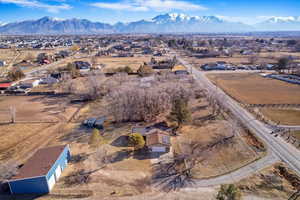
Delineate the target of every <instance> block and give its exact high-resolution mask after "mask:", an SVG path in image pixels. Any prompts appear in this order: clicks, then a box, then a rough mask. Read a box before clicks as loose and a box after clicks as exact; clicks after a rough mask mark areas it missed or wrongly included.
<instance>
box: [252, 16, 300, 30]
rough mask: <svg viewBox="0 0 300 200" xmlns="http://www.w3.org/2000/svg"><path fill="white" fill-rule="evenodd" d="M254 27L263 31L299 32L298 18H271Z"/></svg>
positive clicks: (299, 20)
mask: <svg viewBox="0 0 300 200" xmlns="http://www.w3.org/2000/svg"><path fill="white" fill-rule="evenodd" d="M255 27H256V28H257V29H259V30H263V31H300V17H271V18H270V19H267V20H266V21H264V22H261V23H259V24H256V25H255Z"/></svg>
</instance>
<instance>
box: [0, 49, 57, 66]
mask: <svg viewBox="0 0 300 200" xmlns="http://www.w3.org/2000/svg"><path fill="white" fill-rule="evenodd" d="M60 50H62V49H50V50H34V49H27V50H21V51H16V50H14V49H0V60H4V61H6V62H7V63H8V64H10V63H11V62H12V61H14V63H18V62H20V61H22V60H24V59H28V58H34V59H35V58H36V57H37V55H38V54H39V53H47V54H54V53H55V52H58V51H60Z"/></svg>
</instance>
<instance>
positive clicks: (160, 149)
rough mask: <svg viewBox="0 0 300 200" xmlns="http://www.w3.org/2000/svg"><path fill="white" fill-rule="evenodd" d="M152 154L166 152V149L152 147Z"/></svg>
mask: <svg viewBox="0 0 300 200" xmlns="http://www.w3.org/2000/svg"><path fill="white" fill-rule="evenodd" d="M152 152H166V147H152Z"/></svg>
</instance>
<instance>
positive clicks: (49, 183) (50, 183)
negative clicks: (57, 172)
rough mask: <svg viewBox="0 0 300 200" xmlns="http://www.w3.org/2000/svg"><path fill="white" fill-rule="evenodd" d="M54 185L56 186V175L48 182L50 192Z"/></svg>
mask: <svg viewBox="0 0 300 200" xmlns="http://www.w3.org/2000/svg"><path fill="white" fill-rule="evenodd" d="M54 185H55V177H54V174H53V175H52V176H51V177H50V179H49V180H48V187H49V191H50V190H51V189H52V188H53V186H54Z"/></svg>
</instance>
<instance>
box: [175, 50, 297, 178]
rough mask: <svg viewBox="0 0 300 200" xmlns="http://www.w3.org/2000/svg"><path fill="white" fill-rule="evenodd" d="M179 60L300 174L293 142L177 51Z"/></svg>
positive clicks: (196, 78)
mask: <svg viewBox="0 0 300 200" xmlns="http://www.w3.org/2000/svg"><path fill="white" fill-rule="evenodd" d="M171 53H172V54H173V55H176V57H177V59H178V60H179V62H181V63H182V64H183V65H185V66H186V67H187V68H188V69H189V70H190V71H191V72H192V74H193V76H194V78H195V80H196V81H197V82H198V83H199V84H201V85H202V86H203V87H204V88H206V89H208V90H215V91H216V94H217V95H216V96H219V97H221V98H222V101H223V102H224V104H225V106H226V107H227V108H228V109H229V110H230V111H231V112H232V113H233V114H234V115H235V116H236V117H237V118H239V119H240V120H241V122H242V123H243V124H244V125H245V126H247V127H248V128H249V129H250V130H251V131H252V132H254V133H255V134H256V135H257V136H258V137H259V138H260V139H261V140H262V141H263V142H264V143H265V144H266V146H267V148H268V151H269V152H271V153H272V154H274V156H277V157H278V158H279V159H280V160H282V161H283V162H285V163H286V164H287V165H288V166H289V167H290V168H292V169H293V170H295V172H296V173H298V174H299V175H300V151H299V150H298V149H296V148H295V147H294V146H292V145H291V144H289V143H287V142H285V141H284V140H283V139H282V138H280V137H274V136H273V135H271V134H270V133H271V132H272V129H271V128H270V127H269V126H267V125H266V124H264V123H262V122H260V121H259V120H257V119H256V118H255V117H254V116H253V115H252V114H250V113H249V112H248V111H247V110H246V109H244V108H243V107H242V106H240V104H239V103H238V102H236V101H235V100H233V99H232V98H231V97H229V96H228V95H227V94H226V93H225V92H223V91H222V90H220V89H217V90H216V86H215V85H213V84H212V82H211V81H210V80H209V79H208V78H207V77H206V76H205V75H204V74H203V72H201V71H199V70H197V69H195V68H194V67H193V66H192V65H191V64H189V63H188V62H187V61H185V60H184V59H182V58H181V57H180V56H179V55H178V54H176V53H175V52H171Z"/></svg>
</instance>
